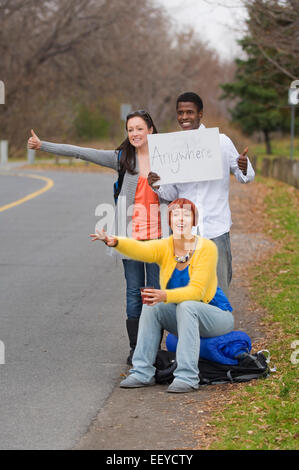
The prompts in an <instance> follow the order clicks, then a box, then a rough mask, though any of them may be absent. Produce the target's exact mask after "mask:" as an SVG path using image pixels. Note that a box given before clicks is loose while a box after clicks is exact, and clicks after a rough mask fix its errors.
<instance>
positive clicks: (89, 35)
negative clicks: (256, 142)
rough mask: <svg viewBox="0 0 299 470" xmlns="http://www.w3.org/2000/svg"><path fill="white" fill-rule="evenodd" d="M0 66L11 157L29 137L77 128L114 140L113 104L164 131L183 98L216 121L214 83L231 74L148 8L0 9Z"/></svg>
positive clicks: (82, 3) (102, 1) (70, 2)
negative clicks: (199, 100)
mask: <svg viewBox="0 0 299 470" xmlns="http://www.w3.org/2000/svg"><path fill="white" fill-rule="evenodd" d="M0 58H1V59H0V79H1V80H3V81H4V83H5V87H6V104H5V106H1V107H0V139H1V138H2V139H3V138H5V139H8V140H9V141H10V142H11V143H13V144H14V145H15V146H16V147H21V148H23V147H24V142H26V139H27V137H28V130H29V129H31V128H32V127H34V128H36V129H38V131H39V134H40V135H43V136H45V137H47V138H49V139H50V138H51V139H55V138H59V139H60V140H61V139H62V138H63V139H65V140H67V139H68V138H72V139H76V138H78V133H79V134H80V132H82V133H83V134H84V129H86V128H87V129H90V132H92V129H94V132H95V134H97V133H100V132H101V131H102V132H103V133H104V134H105V133H107V132H108V134H109V136H110V137H113V136H117V135H119V131H120V115H119V113H120V111H119V106H120V103H130V104H131V105H132V107H133V108H135V109H140V108H145V109H147V110H149V112H150V113H151V114H152V116H153V118H154V121H155V123H157V126H158V127H159V128H163V129H168V128H169V126H171V124H172V122H173V121H174V119H175V99H176V97H177V96H178V94H180V93H182V92H184V91H188V90H192V91H195V92H197V93H199V94H200V95H201V96H203V98H204V104H205V108H206V109H207V110H208V112H209V114H211V115H218V116H219V114H220V115H226V105H225V104H224V103H223V102H220V101H219V96H220V93H221V92H220V88H219V83H220V82H221V81H223V80H226V79H229V78H231V77H232V65H231V64H229V63H222V62H221V60H220V59H219V57H218V56H217V53H216V52H215V51H214V50H212V49H211V48H210V47H209V46H208V44H206V43H205V41H204V40H203V39H201V38H199V37H198V36H197V35H196V34H195V32H194V31H193V30H192V29H185V30H184V31H183V32H182V31H180V32H178V31H176V29H175V28H174V26H173V25H172V23H171V21H170V19H169V17H168V15H167V14H166V11H165V10H164V9H163V7H161V6H158V4H156V3H155V2H153V1H152V0H130V2H124V1H122V0H0ZM93 117H94V119H93ZM88 119H89V121H88ZM95 121H96V124H95ZM94 124H95V125H94ZM93 125H94V126H93ZM82 129H83V130H82ZM79 137H80V136H79ZM87 137H88V136H87ZM89 137H90V136H89Z"/></svg>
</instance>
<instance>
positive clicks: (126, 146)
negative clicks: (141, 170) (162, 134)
mask: <svg viewBox="0 0 299 470" xmlns="http://www.w3.org/2000/svg"><path fill="white" fill-rule="evenodd" d="M133 117H140V118H141V119H143V120H144V122H145V123H146V125H147V128H148V129H150V128H151V127H152V128H153V134H158V131H157V128H156V126H155V124H154V123H153V120H152V118H151V116H150V114H149V113H148V112H147V111H145V110H143V109H139V110H138V111H133V112H132V113H130V114H128V115H127V118H126V129H127V130H128V121H129V119H132V118H133ZM116 150H122V154H121V158H120V162H119V163H120V171H121V172H122V173H125V172H126V171H127V172H128V173H130V174H131V175H136V174H137V172H136V151H135V147H134V146H133V145H132V144H131V143H130V141H129V138H128V137H127V138H126V139H125V140H124V141H123V142H122V143H121V144H120V146H119V147H118V148H117V149H116Z"/></svg>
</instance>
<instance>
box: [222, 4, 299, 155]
mask: <svg viewBox="0 0 299 470" xmlns="http://www.w3.org/2000/svg"><path fill="white" fill-rule="evenodd" d="M270 2H271V3H272V4H273V3H276V6H277V8H280V9H282V10H283V9H284V8H286V6H285V7H283V6H282V5H279V4H278V3H279V2H274V1H273V0H270ZM266 3H267V1H264V2H262V4H263V6H265V4H266ZM268 3H269V2H268ZM260 5H261V1H260V0H256V1H255V2H251V3H250V4H248V7H247V10H248V14H249V19H248V20H247V26H248V32H247V35H246V36H245V37H244V38H243V39H242V40H240V41H239V44H240V45H241V47H242V50H243V52H244V55H245V56H246V58H245V59H237V60H236V61H235V63H236V72H235V80H234V82H232V83H226V84H224V85H222V89H223V91H224V93H223V95H222V99H231V100H233V103H234V106H233V108H232V109H231V115H232V120H233V121H234V122H236V123H238V124H239V125H240V126H241V128H242V130H243V132H245V133H247V134H249V135H252V134H253V133H254V132H255V131H262V132H263V135H264V139H265V144H266V151H267V153H268V154H271V153H272V152H271V141H270V133H271V132H273V131H275V130H281V131H286V130H288V129H289V114H290V113H289V107H288V104H287V92H288V88H289V86H290V78H289V77H288V76H287V75H286V74H285V73H283V71H282V70H281V69H280V68H279V67H277V66H276V65H275V64H277V63H279V61H280V57H279V56H280V54H281V51H280V50H279V49H278V48H277V47H275V46H274V47H271V46H267V47H266V46H263V47H262V48H261V45H260V43H259V41H258V38H257V34H258V29H257V24H258V25H259V28H260V30H263V31H267V32H268V34H271V31H272V30H273V28H274V27H275V26H276V28H277V29H278V28H282V26H281V18H279V17H277V22H276V24H273V15H271V16H269V15H268V16H267V15H266V14H265V10H264V9H263V10H262V9H260V10H259V9H258V8H257V6H259V7H260ZM255 7H256V8H255ZM288 31H289V30H287V31H286V32H285V35H287V34H288ZM276 33H277V30H276ZM280 34H282V30H280ZM287 61H289V63H291V64H292V65H293V67H292V70H294V69H296V66H295V64H294V63H293V62H294V59H293V57H292V56H291V54H289V56H288V57H287V58H286V57H284V62H285V63H286V62H287Z"/></svg>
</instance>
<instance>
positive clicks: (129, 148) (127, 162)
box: [28, 110, 162, 365]
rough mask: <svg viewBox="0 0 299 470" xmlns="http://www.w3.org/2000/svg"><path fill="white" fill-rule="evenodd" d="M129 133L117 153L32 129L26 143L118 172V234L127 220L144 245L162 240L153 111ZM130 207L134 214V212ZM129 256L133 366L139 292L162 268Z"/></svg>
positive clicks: (132, 121)
mask: <svg viewBox="0 0 299 470" xmlns="http://www.w3.org/2000/svg"><path fill="white" fill-rule="evenodd" d="M126 129H127V133H128V137H127V138H126V139H125V140H124V142H123V143H122V144H121V145H120V146H119V147H118V148H117V149H116V150H96V149H92V148H85V147H78V146H74V145H65V144H56V143H52V142H45V141H41V140H40V139H39V137H38V136H37V135H36V134H35V132H34V131H33V130H32V131H31V134H32V137H31V138H29V140H28V147H29V148H31V149H35V150H42V151H45V152H50V153H54V154H56V155H64V156H66V157H76V158H80V159H82V160H86V161H89V162H93V163H96V164H97V165H102V166H105V167H109V168H112V169H114V170H115V171H117V172H119V175H121V176H122V178H123V181H122V185H121V190H120V192H119V197H118V204H117V206H118V207H117V210H116V211H115V233H118V232H119V231H121V230H122V229H123V225H122V227H120V225H121V224H120V221H119V219H121V221H123V220H125V221H126V224H125V227H126V230H127V232H126V235H128V237H132V238H134V239H138V240H143V241H144V240H149V239H155V238H160V237H161V236H162V228H161V217H160V199H159V196H158V195H157V194H156V193H155V192H154V191H153V190H152V188H151V187H150V186H149V185H148V182H147V177H148V173H149V170H150V163H149V151H148V143H147V136H148V134H155V133H157V129H156V127H155V125H154V123H153V120H152V118H151V116H150V115H149V113H148V112H147V111H144V110H138V111H134V112H132V113H130V114H128V116H127V119H126ZM132 207H133V216H132V212H131V211H130V208H132ZM124 211H126V213H125V214H123V212H124ZM130 214H131V215H130ZM129 258H130V257H129ZM129 258H127V257H124V256H122V261H123V266H124V274H125V279H126V300H127V303H126V311H127V320H126V326H127V331H128V336H129V342H130V354H129V356H128V358H127V363H128V364H130V365H131V364H132V354H133V351H134V348H135V346H136V341H137V333H138V325H139V317H140V314H141V309H142V299H141V295H140V288H141V287H144V286H154V287H156V288H158V287H159V267H158V266H157V264H155V263H144V262H142V261H135V260H132V259H129Z"/></svg>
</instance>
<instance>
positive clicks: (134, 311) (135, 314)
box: [123, 259, 160, 318]
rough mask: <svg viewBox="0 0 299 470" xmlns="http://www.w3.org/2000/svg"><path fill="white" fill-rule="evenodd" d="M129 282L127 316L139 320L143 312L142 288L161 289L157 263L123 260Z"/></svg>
mask: <svg viewBox="0 0 299 470" xmlns="http://www.w3.org/2000/svg"><path fill="white" fill-rule="evenodd" d="M123 265H124V270H125V278H126V282H127V316H128V318H139V317H140V315H141V310H142V299H141V294H140V287H154V288H155V289H160V282H159V273H160V269H159V266H158V265H157V264H155V263H143V262H141V261H134V260H131V259H123Z"/></svg>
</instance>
